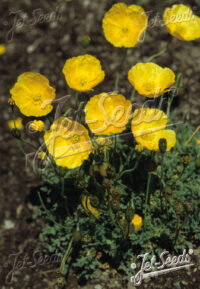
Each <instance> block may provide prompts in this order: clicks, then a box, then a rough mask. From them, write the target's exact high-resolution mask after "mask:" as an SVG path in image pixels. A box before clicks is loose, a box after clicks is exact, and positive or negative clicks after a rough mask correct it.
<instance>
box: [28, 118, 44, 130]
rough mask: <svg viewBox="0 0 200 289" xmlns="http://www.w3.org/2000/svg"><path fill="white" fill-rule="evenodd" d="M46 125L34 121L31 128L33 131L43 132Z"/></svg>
mask: <svg viewBox="0 0 200 289" xmlns="http://www.w3.org/2000/svg"><path fill="white" fill-rule="evenodd" d="M44 127H45V124H44V122H43V121H41V120H34V121H33V122H31V123H30V126H29V128H30V129H31V130H33V131H39V132H42V131H43V130H44Z"/></svg>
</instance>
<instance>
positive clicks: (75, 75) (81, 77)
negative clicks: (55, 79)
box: [63, 54, 105, 91]
mask: <svg viewBox="0 0 200 289" xmlns="http://www.w3.org/2000/svg"><path fill="white" fill-rule="evenodd" d="M63 73H64V75H65V79H66V82H67V84H68V85H69V87H70V88H73V89H75V90H78V91H88V90H92V89H93V87H95V86H96V85H97V84H99V83H100V82H101V81H102V80H103V79H104V77H105V73H104V71H103V70H102V68H101V64H100V61H99V60H98V59H97V58H96V57H94V56H92V55H89V54H85V55H80V56H77V57H72V58H70V59H68V60H67V61H66V62H65V65H64V67H63Z"/></svg>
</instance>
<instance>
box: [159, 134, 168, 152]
mask: <svg viewBox="0 0 200 289" xmlns="http://www.w3.org/2000/svg"><path fill="white" fill-rule="evenodd" d="M159 150H160V152H161V153H162V154H164V153H165V152H166V150H167V140H166V139H165V138H161V139H160V140H159Z"/></svg>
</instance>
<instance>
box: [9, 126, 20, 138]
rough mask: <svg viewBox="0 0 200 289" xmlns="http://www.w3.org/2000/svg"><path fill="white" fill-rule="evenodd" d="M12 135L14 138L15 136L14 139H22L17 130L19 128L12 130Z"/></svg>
mask: <svg viewBox="0 0 200 289" xmlns="http://www.w3.org/2000/svg"><path fill="white" fill-rule="evenodd" d="M11 134H12V136H14V137H15V138H17V139H20V138H21V132H20V130H19V129H17V128H14V129H12V130H11Z"/></svg>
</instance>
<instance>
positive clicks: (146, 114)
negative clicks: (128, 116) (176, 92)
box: [131, 107, 168, 138]
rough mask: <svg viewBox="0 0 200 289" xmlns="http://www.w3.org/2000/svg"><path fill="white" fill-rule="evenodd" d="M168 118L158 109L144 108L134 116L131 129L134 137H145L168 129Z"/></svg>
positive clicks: (138, 110)
mask: <svg viewBox="0 0 200 289" xmlns="http://www.w3.org/2000/svg"><path fill="white" fill-rule="evenodd" d="M167 122H168V117H167V115H166V114H165V113H164V111H162V110H160V109H157V108H148V107H142V108H139V109H136V110H135V111H134V114H133V119H132V123H131V129H132V133H133V135H134V137H135V138H136V137H141V136H142V137H143V136H145V135H148V134H150V133H152V132H156V131H159V130H162V129H164V128H165V127H166V125H167Z"/></svg>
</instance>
